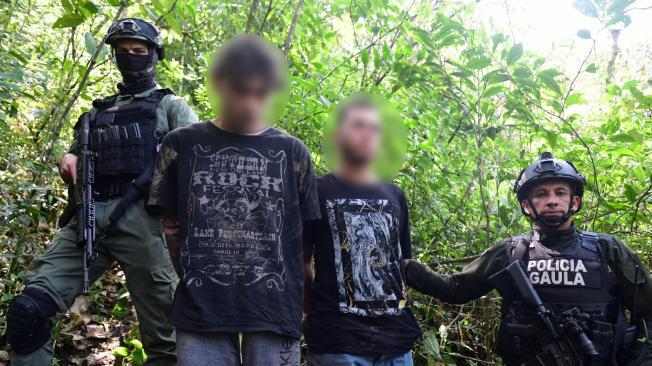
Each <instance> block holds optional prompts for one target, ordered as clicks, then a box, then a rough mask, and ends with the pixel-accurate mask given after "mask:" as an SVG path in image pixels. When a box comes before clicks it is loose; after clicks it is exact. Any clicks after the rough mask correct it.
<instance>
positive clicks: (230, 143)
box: [149, 122, 320, 338]
mask: <svg viewBox="0 0 652 366" xmlns="http://www.w3.org/2000/svg"><path fill="white" fill-rule="evenodd" d="M149 204H150V205H154V206H163V207H170V208H176V209H177V211H178V215H179V227H180V229H179V230H180V232H179V246H180V271H181V281H180V283H179V286H178V287H177V291H176V294H175V300H174V309H173V313H172V322H173V324H174V326H175V327H177V328H179V329H184V330H193V331H206V332H238V331H241V332H248V331H271V332H274V333H277V334H282V335H289V336H292V337H296V338H298V337H299V336H300V331H301V316H302V300H303V298H302V297H303V247H302V237H301V230H302V223H303V221H307V220H314V219H317V218H319V217H320V215H319V207H318V204H319V202H318V200H317V192H316V184H315V178H314V175H313V168H312V162H311V159H310V153H309V152H308V150H307V149H306V147H305V145H304V144H303V143H301V141H299V140H298V139H296V138H294V137H292V136H290V135H288V134H285V133H282V132H280V131H278V130H277V129H275V128H269V129H267V130H265V131H264V132H262V133H261V134H258V135H238V134H234V133H230V132H227V131H224V130H222V129H220V128H218V127H217V126H215V125H214V124H212V123H211V122H205V123H198V124H194V125H191V126H188V127H185V128H181V129H177V130H174V131H173V132H171V133H169V134H168V135H167V136H166V138H165V140H164V141H163V143H162V145H161V149H160V151H159V156H158V160H157V166H156V171H155V173H154V177H153V180H152V187H151V192H150V198H149Z"/></svg>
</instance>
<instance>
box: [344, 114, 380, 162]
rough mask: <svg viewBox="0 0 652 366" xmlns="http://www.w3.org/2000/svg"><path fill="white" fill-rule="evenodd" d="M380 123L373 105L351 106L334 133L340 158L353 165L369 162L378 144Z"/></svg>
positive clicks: (376, 150)
mask: <svg viewBox="0 0 652 366" xmlns="http://www.w3.org/2000/svg"><path fill="white" fill-rule="evenodd" d="M380 123H381V121H380V115H379V113H378V111H377V110H376V109H375V108H373V107H370V106H360V107H353V108H351V109H350V110H349V111H347V112H346V113H345V114H344V118H343V119H342V121H340V124H339V127H338V128H337V131H336V134H335V139H336V141H335V142H336V144H337V146H338V147H339V149H340V152H341V153H342V158H344V159H345V160H346V161H347V162H349V163H352V164H355V165H367V164H370V163H371V162H372V160H373V159H374V157H375V156H376V153H377V152H378V148H379V146H380V139H381V124H380Z"/></svg>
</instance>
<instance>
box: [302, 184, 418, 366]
mask: <svg viewBox="0 0 652 366" xmlns="http://www.w3.org/2000/svg"><path fill="white" fill-rule="evenodd" d="M317 191H318V195H319V205H320V209H321V217H322V218H321V219H319V220H314V221H310V222H307V223H306V226H305V228H304V246H311V247H313V251H314V258H315V279H314V283H313V286H312V293H311V294H310V298H309V302H310V307H309V311H308V315H307V317H306V319H305V321H304V334H305V337H306V341H307V343H308V348H309V349H310V351H311V352H315V353H352V354H399V353H405V352H408V351H409V350H410V349H411V348H412V345H413V343H414V341H415V340H416V339H417V338H418V337H419V336H420V334H421V330H420V329H419V325H418V324H417V321H416V319H415V317H414V314H413V313H412V311H411V310H410V309H409V307H408V306H407V296H406V288H405V286H404V278H405V276H404V272H403V267H402V265H401V259H408V258H410V257H411V255H412V249H411V240H410V224H409V217H408V208H407V203H406V200H405V196H404V195H403V192H402V191H401V189H400V188H399V187H397V186H396V185H394V184H387V183H378V184H374V185H367V186H361V185H355V184H351V183H347V182H344V181H341V180H338V179H337V178H336V177H335V176H334V175H333V174H328V175H326V176H323V177H319V178H317Z"/></svg>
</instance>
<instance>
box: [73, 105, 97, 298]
mask: <svg viewBox="0 0 652 366" xmlns="http://www.w3.org/2000/svg"><path fill="white" fill-rule="evenodd" d="M89 135H90V118H89V115H88V113H85V114H84V115H83V116H82V118H81V125H80V128H79V137H78V138H79V144H80V145H81V146H80V147H81V154H80V156H79V160H78V161H77V182H75V187H74V194H75V202H76V203H77V209H76V216H77V240H78V243H79V246H80V247H82V248H83V250H84V254H83V255H82V293H83V294H84V295H88V290H89V285H90V283H89V277H88V266H89V265H90V264H91V262H92V261H93V259H94V250H93V243H94V242H95V199H94V198H93V184H94V183H95V162H94V155H93V151H92V150H91V148H90V145H89V140H90V138H89Z"/></svg>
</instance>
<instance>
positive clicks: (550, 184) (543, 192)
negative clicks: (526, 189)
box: [522, 180, 580, 219]
mask: <svg viewBox="0 0 652 366" xmlns="http://www.w3.org/2000/svg"><path fill="white" fill-rule="evenodd" d="M571 202H572V209H573V211H577V209H578V207H579V204H580V197H578V196H574V195H573V189H572V186H571V185H570V184H569V183H568V182H565V181H554V180H551V181H547V182H541V183H539V184H537V185H535V186H534V187H532V189H531V190H530V196H529V202H528V200H524V201H523V202H522V205H523V208H524V209H525V212H527V213H528V214H533V213H534V212H536V214H537V215H540V216H545V217H548V218H555V219H556V218H561V217H562V216H564V215H565V214H566V212H568V208H569V207H570V206H571ZM530 205H532V206H530ZM532 207H533V208H534V212H533V211H532Z"/></svg>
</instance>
